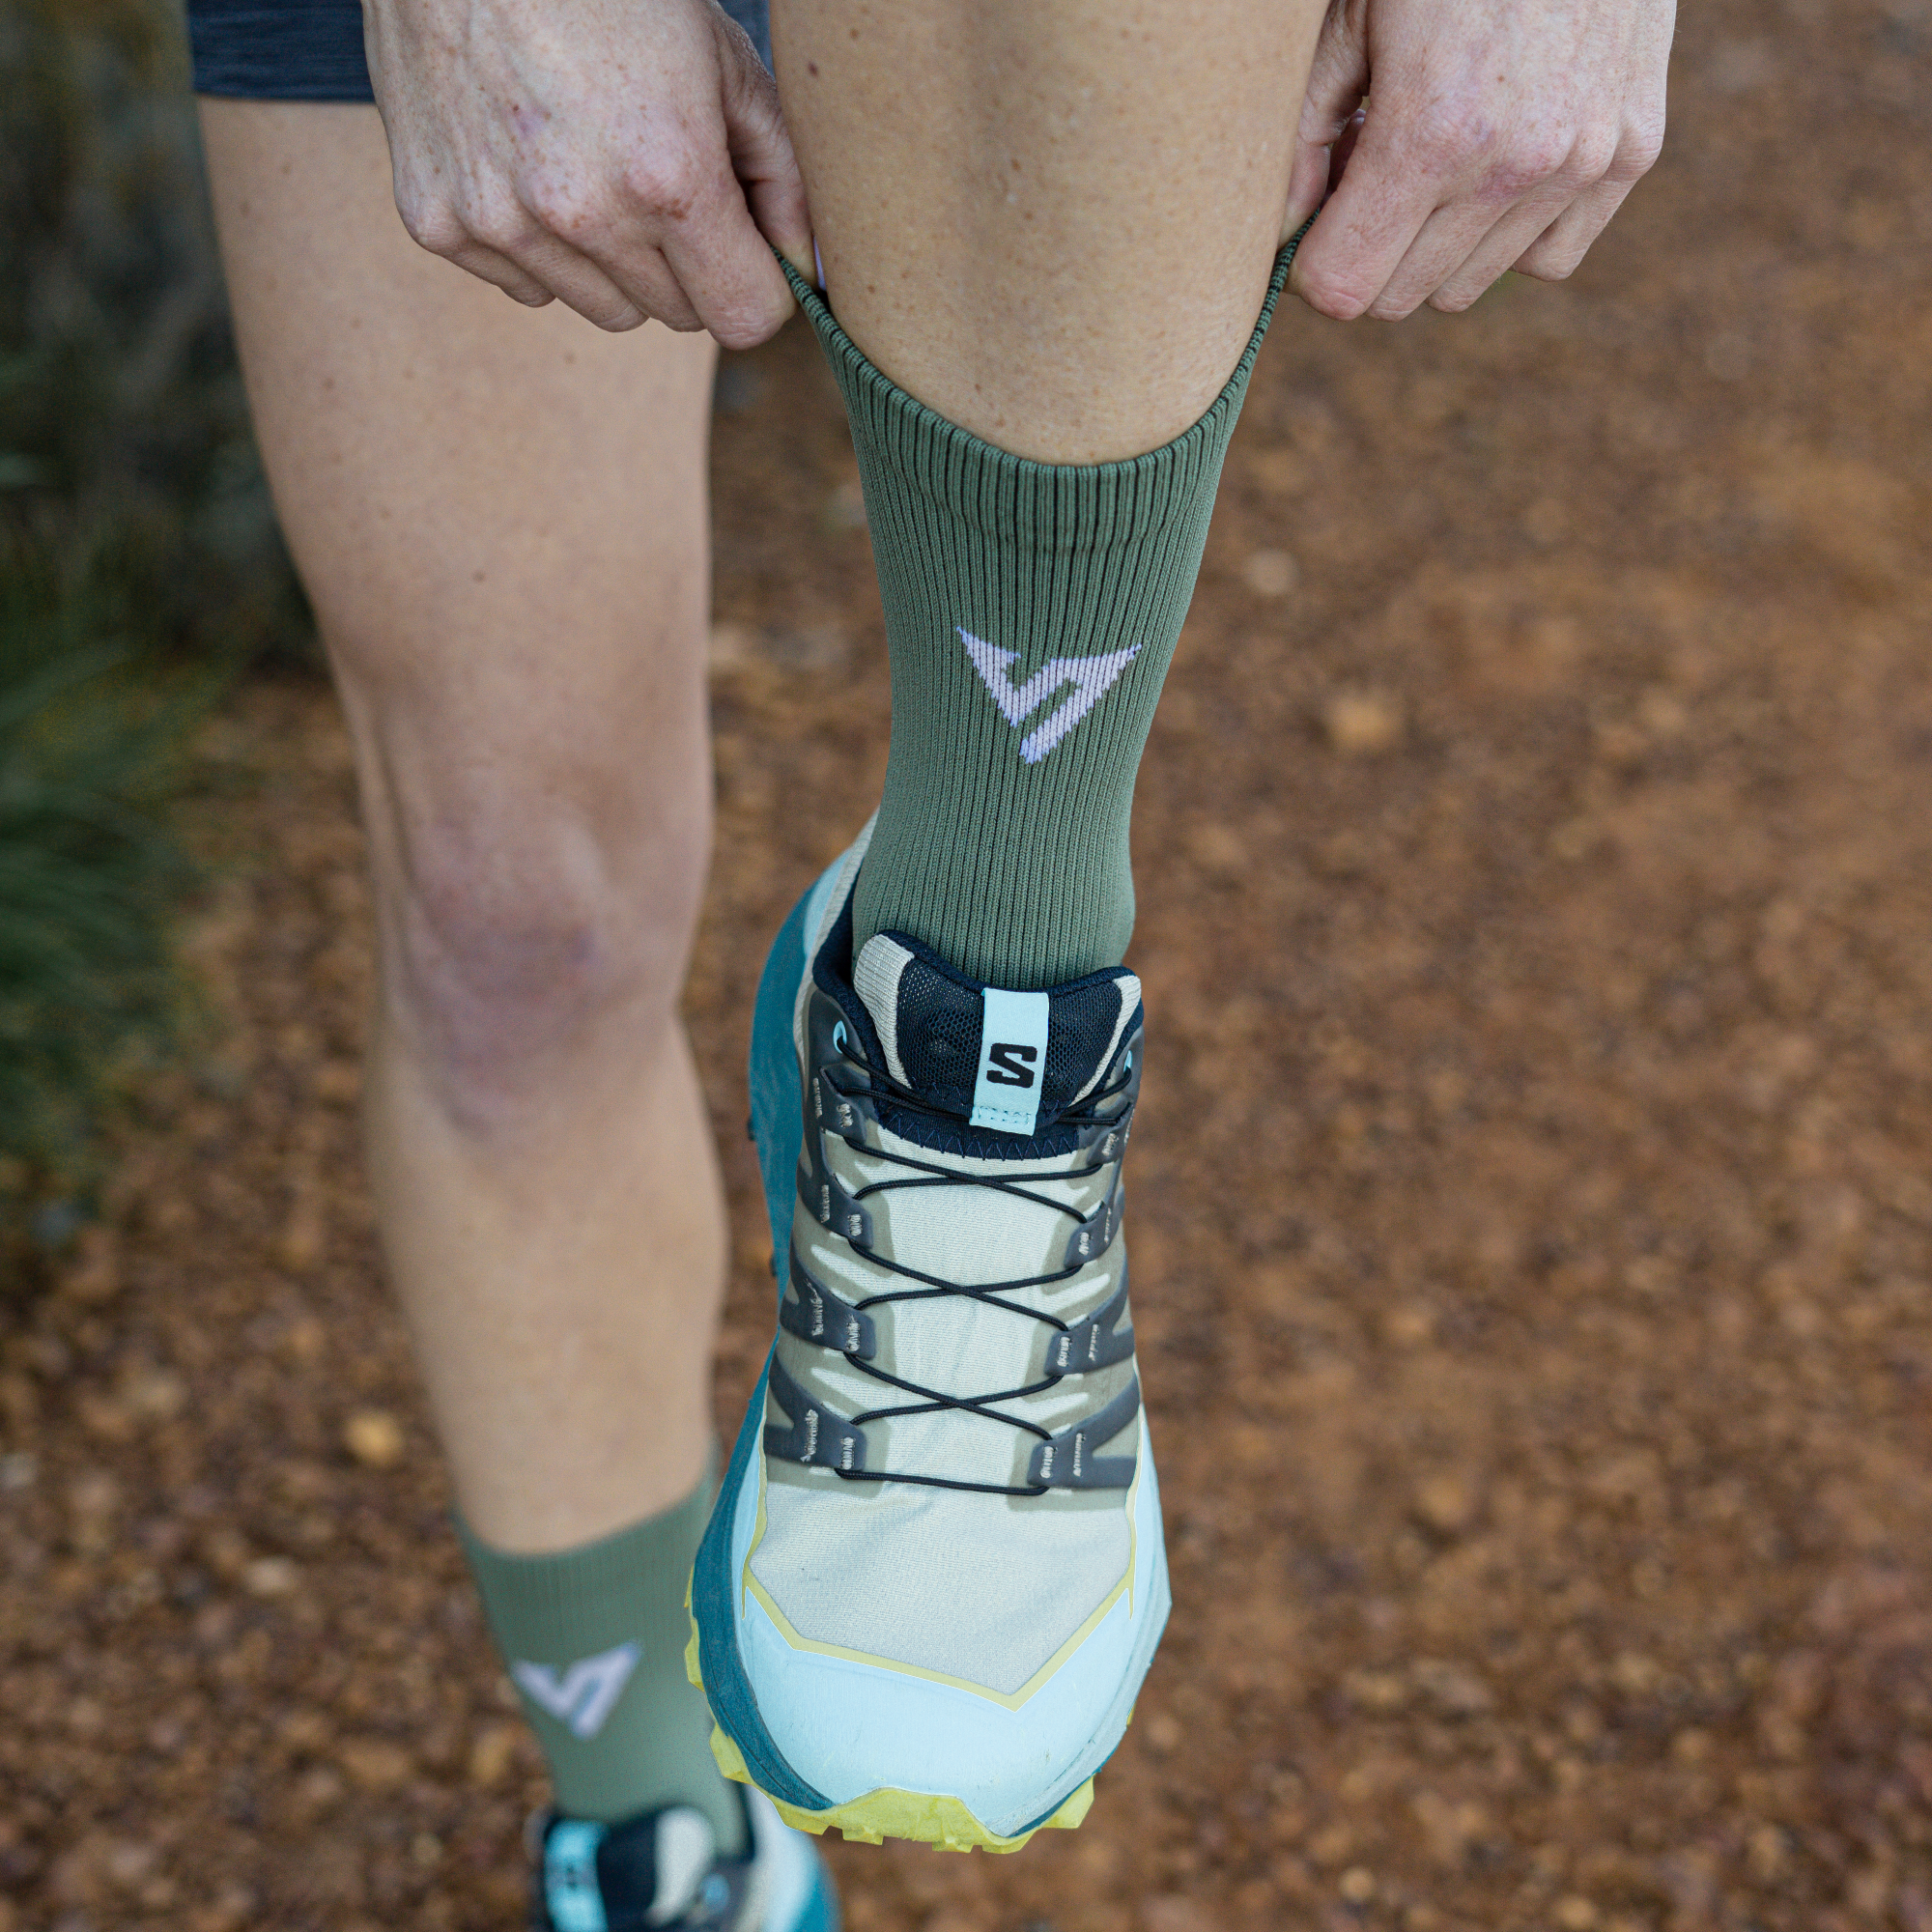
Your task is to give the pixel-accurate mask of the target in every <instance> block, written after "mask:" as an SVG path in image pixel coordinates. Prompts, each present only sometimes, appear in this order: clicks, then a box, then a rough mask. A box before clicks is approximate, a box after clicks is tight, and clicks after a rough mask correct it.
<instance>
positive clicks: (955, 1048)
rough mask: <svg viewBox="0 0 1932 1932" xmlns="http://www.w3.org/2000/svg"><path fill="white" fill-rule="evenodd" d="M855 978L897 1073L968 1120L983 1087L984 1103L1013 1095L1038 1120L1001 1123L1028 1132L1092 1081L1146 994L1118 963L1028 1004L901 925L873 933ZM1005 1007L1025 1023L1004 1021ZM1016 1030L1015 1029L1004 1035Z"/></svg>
mask: <svg viewBox="0 0 1932 1932" xmlns="http://www.w3.org/2000/svg"><path fill="white" fill-rule="evenodd" d="M853 980H854V984H855V987H856V990H857V991H858V993H859V995H860V998H861V999H862V1000H864V1002H865V1004H866V1009H867V1012H868V1013H870V1015H871V1018H872V1023H873V1025H874V1026H875V1027H876V1028H877V1030H878V1034H879V1040H880V1044H881V1046H882V1047H883V1048H884V1050H885V1055H886V1062H887V1065H888V1067H889V1069H890V1070H891V1072H892V1074H893V1076H894V1078H895V1079H896V1080H898V1081H900V1082H902V1083H903V1084H904V1085H905V1086H907V1087H909V1088H911V1089H912V1091H913V1092H914V1093H915V1094H918V1095H919V1097H920V1098H921V1099H923V1100H924V1101H926V1102H927V1103H928V1104H929V1105H932V1106H936V1107H941V1108H943V1109H945V1111H946V1112H947V1113H949V1114H955V1115H958V1116H959V1117H960V1118H961V1119H962V1120H971V1119H972V1118H973V1115H974V1105H975V1095H976V1094H979V1095H980V1100H981V1102H982V1103H983V1102H984V1101H985V1100H986V1099H987V1097H988V1096H992V1097H996V1098H998V1099H1000V1100H1002V1101H1006V1102H1009V1103H1010V1104H1011V1106H1012V1107H1013V1109H1014V1110H1015V1112H1014V1122H1018V1121H1020V1120H1024V1119H1026V1118H1027V1117H1029V1116H1030V1117H1031V1124H1030V1126H1020V1125H1018V1124H1013V1123H1008V1122H1002V1123H1001V1124H1002V1125H1004V1126H1007V1128H1008V1131H1010V1132H1016V1133H1019V1134H1020V1135H1021V1136H1022V1137H1025V1136H1027V1135H1028V1134H1029V1133H1031V1134H1040V1133H1044V1132H1046V1131H1047V1130H1048V1129H1050V1128H1051V1127H1052V1126H1053V1125H1054V1124H1055V1122H1058V1121H1059V1120H1060V1118H1061V1116H1062V1115H1063V1114H1065V1111H1066V1109H1067V1107H1068V1106H1070V1105H1071V1104H1072V1103H1073V1102H1074V1101H1076V1100H1078V1099H1080V1098H1081V1097H1082V1096H1083V1095H1084V1094H1086V1092H1087V1090H1088V1089H1089V1088H1091V1087H1092V1086H1093V1085H1094V1082H1095V1080H1096V1079H1097V1077H1098V1076H1099V1075H1100V1074H1101V1073H1102V1072H1103V1071H1104V1070H1105V1069H1106V1067H1107V1066H1108V1065H1109V1064H1110V1063H1111V1062H1112V1060H1113V1058H1114V1055H1115V1053H1116V1052H1117V1051H1118V1050H1119V1048H1120V1045H1121V1042H1122V1039H1123V1038H1124V1037H1125V1035H1126V1032H1127V1028H1128V1025H1129V1023H1130V1022H1131V1021H1132V1019H1133V1016H1134V1014H1135V1012H1136V1011H1137V1009H1139V1007H1140V997H1141V988H1140V981H1139V980H1137V979H1136V978H1135V977H1134V975H1133V974H1131V973H1129V972H1127V971H1126V970H1125V968H1124V967H1115V968H1113V969H1111V970H1110V971H1107V972H1104V973H1095V974H1093V975H1091V976H1090V977H1089V978H1087V979H1085V980H1072V981H1070V982H1069V983H1068V984H1066V985H1065V986H1056V987H1054V988H1053V989H1052V990H1051V991H1049V992H1048V993H1046V994H1044V995H1043V996H1042V995H1031V996H1027V995H1022V996H1019V997H1020V1000H1021V1001H1022V1002H1023V1003H1025V1004H1022V1005H1020V1006H1018V1007H1015V1006H1014V1005H1013V1004H1012V1002H1013V1000H1014V996H1012V995H1010V994H1002V993H1001V992H1000V991H999V990H998V989H997V988H987V987H985V986H982V985H981V984H980V981H979V980H969V979H968V978H967V977H966V976H965V975H964V974H963V973H960V972H957V971H955V970H954V969H953V968H952V967H951V966H949V965H948V964H947V963H946V961H945V960H943V959H941V958H940V957H939V956H938V954H936V953H935V952H932V950H931V949H930V948H929V947H925V946H923V945H921V944H920V942H919V941H918V940H916V939H909V938H907V937H906V936H905V935H904V934H902V933H896V932H891V933H880V934H878V935H877V936H876V937H874V938H872V939H869V940H867V943H866V947H865V950H864V952H861V954H860V956H859V960H858V964H857V968H856V970H855V972H854V974H853ZM1041 998H1043V999H1044V1001H1045V1003H1046V1005H1045V1013H1044V1020H1045V1024H1044V1026H1043V1028H1042V1027H1040V1026H1038V1024H1037V1020H1038V1017H1039V1013H1038V1005H1037V1002H1038V1001H1039V1000H1040V999H1041ZM1029 1008H1030V1009H1031V1011H1030V1012H1029ZM1008 1014H1011V1015H1013V1016H1014V1017H1015V1018H1016V1019H1017V1021H1018V1023H1017V1024H1006V1023H1004V1020H1003V1016H1004V1015H1008ZM989 1016H990V1017H989ZM1041 1034H1043V1036H1044V1038H1043V1042H1042V1040H1041V1038H1040V1036H1041ZM1004 1035H1012V1036H1014V1037H1011V1038H1005V1037H1002V1036H1004ZM1042 1045H1043V1050H1042ZM989 1082H990V1084H989ZM978 1124H980V1125H984V1124H985V1122H984V1121H983V1120H982V1121H980V1122H978Z"/></svg>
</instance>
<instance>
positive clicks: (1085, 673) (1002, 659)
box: [955, 627, 1140, 765]
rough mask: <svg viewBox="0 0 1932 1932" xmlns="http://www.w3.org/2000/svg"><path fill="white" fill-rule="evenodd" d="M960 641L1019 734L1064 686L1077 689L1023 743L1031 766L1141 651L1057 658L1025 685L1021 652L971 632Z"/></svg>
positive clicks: (1025, 758) (962, 633) (1133, 646)
mask: <svg viewBox="0 0 1932 1932" xmlns="http://www.w3.org/2000/svg"><path fill="white" fill-rule="evenodd" d="M955 628H956V627H955ZM959 637H960V639H961V641H962V642H963V643H964V644H965V646H966V655H967V656H968V657H970V658H971V659H972V660H973V668H974V669H975V670H977V671H978V672H979V673H980V683H981V684H983V685H984V686H985V687H986V689H987V690H988V691H989V692H991V693H992V695H993V702H994V703H995V704H997V705H998V706H999V707H1000V715H1001V716H1002V717H1003V718H1005V720H1006V721H1007V723H1008V724H1009V725H1011V726H1012V727H1013V729H1014V730H1016V731H1017V730H1018V729H1019V727H1020V725H1021V724H1022V723H1023V722H1024V721H1025V720H1026V719H1027V718H1029V717H1030V716H1031V715H1032V714H1033V713H1034V712H1036V711H1037V710H1038V709H1039V707H1040V706H1041V705H1042V704H1044V703H1045V702H1046V700H1047V699H1048V698H1049V697H1051V696H1053V694H1054V693H1055V692H1056V691H1058V690H1059V689H1060V688H1061V686H1062V685H1064V684H1070V685H1071V686H1072V687H1073V691H1072V694H1071V696H1068V698H1067V700H1066V702H1065V704H1063V705H1061V707H1060V708H1059V709H1058V710H1057V711H1055V712H1054V713H1053V715H1052V716H1051V717H1050V718H1048V719H1047V720H1046V721H1045V723H1044V724H1040V725H1035V726H1034V727H1033V729H1032V730H1031V731H1029V732H1028V733H1027V734H1026V736H1025V737H1024V738H1022V739H1021V740H1020V761H1021V763H1023V764H1028V765H1037V764H1038V763H1039V761H1040V760H1041V759H1042V758H1043V757H1045V756H1046V754H1047V753H1049V752H1050V751H1052V750H1053V748H1054V747H1055V746H1056V745H1057V744H1059V743H1060V741H1061V739H1063V738H1064V737H1065V736H1066V734H1067V732H1069V731H1070V730H1072V729H1073V727H1074V725H1077V724H1079V722H1080V721H1081V719H1083V718H1084V717H1086V715H1087V714H1088V712H1090V711H1092V710H1093V708H1094V705H1096V704H1098V703H1099V701H1100V700H1101V698H1103V697H1104V696H1106V695H1107V692H1108V689H1109V687H1111V685H1112V684H1113V682H1114V680H1115V679H1116V678H1117V677H1119V676H1120V674H1121V673H1122V671H1123V670H1125V669H1126V668H1127V667H1128V666H1129V665H1130V664H1132V663H1133V661H1134V658H1135V655H1136V654H1137V653H1138V651H1139V650H1140V646H1139V645H1138V644H1129V645H1128V646H1127V648H1126V649H1125V650H1123V651H1106V652H1103V653H1102V654H1101V655H1100V656H1098V657H1091V658H1053V659H1050V660H1049V661H1048V662H1047V663H1045V664H1043V665H1041V666H1040V668H1038V669H1037V671H1035V672H1034V674H1033V675H1032V676H1031V677H1030V678H1028V679H1027V681H1026V682H1025V683H1024V684H1015V683H1014V682H1013V677H1012V664H1013V660H1014V659H1015V658H1016V657H1018V656H1019V652H1017V651H1003V650H1001V648H1000V647H999V645H997V644H989V643H986V642H985V641H984V640H983V639H979V638H976V637H975V636H974V635H973V634H972V632H970V631H967V630H963V629H962V630H960V632H959Z"/></svg>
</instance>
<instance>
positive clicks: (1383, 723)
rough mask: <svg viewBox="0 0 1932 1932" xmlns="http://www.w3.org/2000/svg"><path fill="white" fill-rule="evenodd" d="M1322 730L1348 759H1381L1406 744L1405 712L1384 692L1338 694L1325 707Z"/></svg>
mask: <svg viewBox="0 0 1932 1932" xmlns="http://www.w3.org/2000/svg"><path fill="white" fill-rule="evenodd" d="M1321 728H1322V729H1323V731H1325V732H1326V733H1327V737H1328V742H1329V744H1330V745H1332V746H1333V747H1334V749H1335V750H1336V751H1338V752H1340V753H1342V755H1343V756H1344V757H1345V758H1372V757H1377V756H1378V755H1379V754H1380V753H1383V752H1389V751H1393V750H1394V749H1395V747H1396V746H1397V745H1399V744H1400V743H1401V742H1402V733H1403V720H1402V711H1401V708H1400V707H1399V706H1398V705H1397V704H1396V702H1395V700H1394V699H1393V698H1391V697H1389V696H1386V695H1385V694H1384V693H1381V692H1377V691H1338V692H1336V693H1335V694H1334V695H1333V696H1331V697H1330V698H1329V699H1328V702H1327V703H1326V704H1325V705H1323V706H1322V709H1321Z"/></svg>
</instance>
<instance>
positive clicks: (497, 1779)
mask: <svg viewBox="0 0 1932 1932" xmlns="http://www.w3.org/2000/svg"><path fill="white" fill-rule="evenodd" d="M517 1734H518V1727H517V1726H516V1725H515V1724H485V1725H484V1726H483V1728H482V1729H481V1730H480V1731H478V1732H477V1733H476V1739H475V1742H474V1743H473V1744H472V1745H471V1746H470V1747H469V1781H470V1783H471V1784H474V1785H477V1786H479V1787H481V1788H482V1789H483V1790H485V1791H487V1790H489V1789H490V1788H491V1787H492V1786H493V1785H497V1784H501V1783H502V1781H503V1779H504V1777H505V1776H506V1775H507V1774H508V1772H509V1769H510V1766H511V1764H512V1762H513V1761H514V1760H515V1758H516V1755H517Z"/></svg>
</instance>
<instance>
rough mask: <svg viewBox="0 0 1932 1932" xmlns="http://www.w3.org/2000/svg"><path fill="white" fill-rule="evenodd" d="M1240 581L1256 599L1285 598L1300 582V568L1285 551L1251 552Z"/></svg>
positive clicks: (1242, 567)
mask: <svg viewBox="0 0 1932 1932" xmlns="http://www.w3.org/2000/svg"><path fill="white" fill-rule="evenodd" d="M1241 581H1242V582H1244V583H1245V584H1246V585H1247V586H1248V588H1249V589H1250V590H1252V591H1253V592H1254V593H1255V595H1256V596H1257V597H1286V596H1287V595H1288V594H1289V593H1290V592H1291V591H1292V590H1293V588H1294V586H1295V585H1296V584H1297V583H1299V582H1301V566H1300V565H1299V564H1298V563H1296V562H1295V560H1294V559H1293V557H1292V556H1290V555H1289V554H1288V553H1287V552H1286V551H1285V550H1258V551H1254V552H1252V553H1251V554H1249V556H1248V558H1247V561H1246V562H1244V563H1243V564H1242V565H1241Z"/></svg>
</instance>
